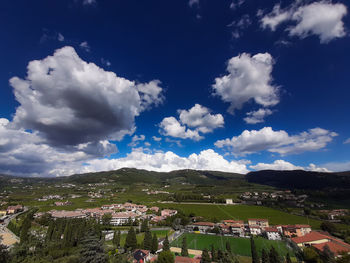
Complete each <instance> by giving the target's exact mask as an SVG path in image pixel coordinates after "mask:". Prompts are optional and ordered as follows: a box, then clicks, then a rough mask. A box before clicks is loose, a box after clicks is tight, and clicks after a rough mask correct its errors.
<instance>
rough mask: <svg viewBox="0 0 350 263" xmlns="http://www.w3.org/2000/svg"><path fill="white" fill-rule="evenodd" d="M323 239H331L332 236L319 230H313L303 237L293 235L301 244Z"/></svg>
mask: <svg viewBox="0 0 350 263" xmlns="http://www.w3.org/2000/svg"><path fill="white" fill-rule="evenodd" d="M322 239H329V240H331V237H329V236H327V235H324V234H321V233H319V232H315V231H312V232H310V233H308V234H306V235H305V236H302V237H293V238H292V241H293V242H294V243H296V244H299V243H305V242H312V241H317V240H322Z"/></svg>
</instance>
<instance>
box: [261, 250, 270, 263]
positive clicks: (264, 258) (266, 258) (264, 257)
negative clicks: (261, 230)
mask: <svg viewBox="0 0 350 263" xmlns="http://www.w3.org/2000/svg"><path fill="white" fill-rule="evenodd" d="M261 263H270V260H269V255H268V254H267V253H266V250H265V249H262V250H261Z"/></svg>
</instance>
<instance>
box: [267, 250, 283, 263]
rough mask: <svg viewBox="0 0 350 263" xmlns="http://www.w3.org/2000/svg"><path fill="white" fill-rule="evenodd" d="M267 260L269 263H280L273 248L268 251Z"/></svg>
mask: <svg viewBox="0 0 350 263" xmlns="http://www.w3.org/2000/svg"><path fill="white" fill-rule="evenodd" d="M269 259H270V263H281V260H280V258H279V255H278V253H277V251H276V249H275V248H274V247H273V246H272V247H271V249H270V253H269Z"/></svg>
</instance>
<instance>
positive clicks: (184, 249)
mask: <svg viewBox="0 0 350 263" xmlns="http://www.w3.org/2000/svg"><path fill="white" fill-rule="evenodd" d="M181 256H183V257H188V249H187V238H186V236H185V237H184V238H183V239H182V247H181Z"/></svg>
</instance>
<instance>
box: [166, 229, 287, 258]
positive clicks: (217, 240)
mask: <svg viewBox="0 0 350 263" xmlns="http://www.w3.org/2000/svg"><path fill="white" fill-rule="evenodd" d="M184 236H186V239H187V246H188V248H189V249H198V250H203V249H205V248H207V249H209V250H210V248H211V245H212V244H213V245H214V247H215V248H216V249H221V250H225V245H226V241H229V242H230V244H231V249H232V250H233V252H234V253H235V254H236V255H241V256H251V251H250V239H249V238H235V237H225V236H215V235H205V234H183V235H182V236H180V237H179V238H178V239H176V240H174V241H173V242H171V244H170V246H172V247H181V245H182V239H183V237H184ZM254 241H255V244H256V248H257V251H258V252H259V253H260V252H261V250H262V249H263V248H265V250H269V249H270V248H271V246H274V247H275V249H276V250H277V251H278V253H279V254H280V255H281V256H285V255H286V254H287V252H289V254H290V255H291V256H293V255H294V253H293V251H291V250H289V249H288V248H287V246H286V244H285V243H284V242H282V241H273V240H267V239H265V238H262V237H257V238H254Z"/></svg>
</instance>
